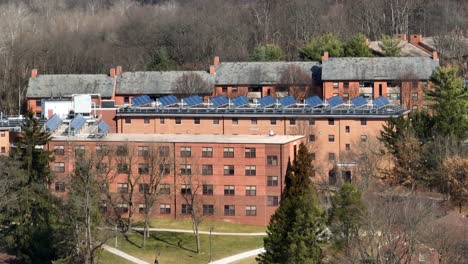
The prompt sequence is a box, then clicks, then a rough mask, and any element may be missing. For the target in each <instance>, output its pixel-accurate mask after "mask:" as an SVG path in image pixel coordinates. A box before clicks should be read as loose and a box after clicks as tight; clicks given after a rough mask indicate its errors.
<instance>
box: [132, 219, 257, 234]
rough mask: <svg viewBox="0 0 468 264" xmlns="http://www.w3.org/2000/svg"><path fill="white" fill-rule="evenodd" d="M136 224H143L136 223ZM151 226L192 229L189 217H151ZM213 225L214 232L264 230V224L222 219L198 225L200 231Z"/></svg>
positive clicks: (252, 231)
mask: <svg viewBox="0 0 468 264" xmlns="http://www.w3.org/2000/svg"><path fill="white" fill-rule="evenodd" d="M136 225H138V226H143V224H142V223H141V222H140V223H137V224H136ZM150 225H151V227H154V228H172V229H188V230H192V221H191V220H190V219H180V220H174V219H151V220H150ZM211 226H212V227H214V232H233V233H258V232H265V231H266V227H264V226H253V225H240V224H233V223H229V222H223V221H207V220H205V221H203V222H202V224H201V226H200V231H209V229H210V227H211Z"/></svg>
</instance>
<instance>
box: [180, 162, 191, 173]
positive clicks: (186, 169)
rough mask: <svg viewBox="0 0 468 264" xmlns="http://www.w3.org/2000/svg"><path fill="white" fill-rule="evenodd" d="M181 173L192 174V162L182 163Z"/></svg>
mask: <svg viewBox="0 0 468 264" xmlns="http://www.w3.org/2000/svg"><path fill="white" fill-rule="evenodd" d="M180 174H181V175H191V174H192V165H190V164H181V165H180Z"/></svg>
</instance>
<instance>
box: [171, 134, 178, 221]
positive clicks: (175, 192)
mask: <svg viewBox="0 0 468 264" xmlns="http://www.w3.org/2000/svg"><path fill="white" fill-rule="evenodd" d="M172 146H173V147H172V152H173V154H172V155H173V157H174V159H173V165H174V171H173V173H172V174H173V175H174V219H177V189H176V184H177V181H176V177H177V174H176V155H175V154H176V150H175V142H173V143H172Z"/></svg>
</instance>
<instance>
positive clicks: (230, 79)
mask: <svg viewBox="0 0 468 264" xmlns="http://www.w3.org/2000/svg"><path fill="white" fill-rule="evenodd" d="M289 65H297V66H299V67H301V68H303V69H304V70H305V71H306V72H310V74H311V76H312V71H313V70H315V69H313V68H314V66H315V67H317V68H318V67H320V63H319V62H316V61H300V62H284V61H281V62H223V63H220V64H218V65H217V66H216V84H217V85H249V84H279V83H281V82H280V80H281V75H282V73H283V72H284V70H285V69H286V68H287V67H288V66H289Z"/></svg>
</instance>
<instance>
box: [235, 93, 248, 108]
mask: <svg viewBox="0 0 468 264" xmlns="http://www.w3.org/2000/svg"><path fill="white" fill-rule="evenodd" d="M231 102H232V103H233V104H234V105H235V106H237V107H239V106H243V105H246V104H249V98H247V97H245V96H243V95H242V96H238V97H234V98H232V99H231Z"/></svg>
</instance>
